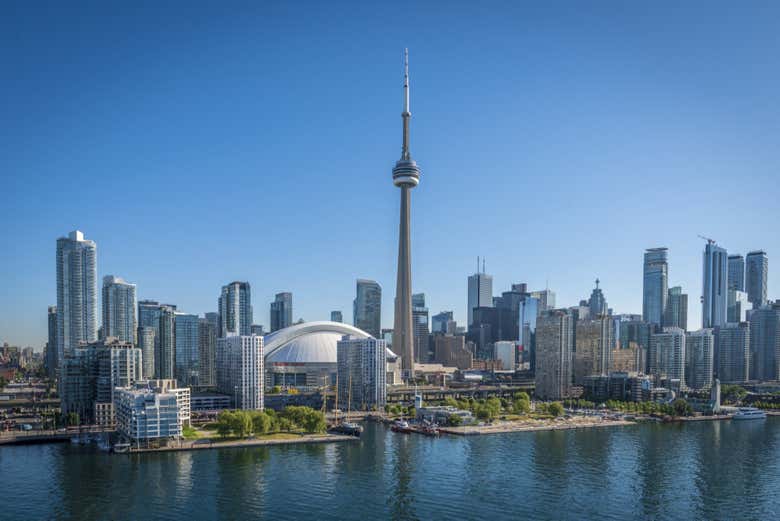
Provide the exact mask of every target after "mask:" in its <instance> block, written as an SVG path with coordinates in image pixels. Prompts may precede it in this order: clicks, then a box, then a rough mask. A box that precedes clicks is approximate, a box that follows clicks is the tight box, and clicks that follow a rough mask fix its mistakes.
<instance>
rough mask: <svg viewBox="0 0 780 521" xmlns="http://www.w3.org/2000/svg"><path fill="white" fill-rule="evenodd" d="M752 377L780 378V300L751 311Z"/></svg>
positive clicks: (752, 378)
mask: <svg viewBox="0 0 780 521" xmlns="http://www.w3.org/2000/svg"><path fill="white" fill-rule="evenodd" d="M750 379H751V380H780V300H776V301H775V302H774V303H772V304H767V305H765V306H762V307H761V308H759V309H754V310H753V311H752V312H751V313H750Z"/></svg>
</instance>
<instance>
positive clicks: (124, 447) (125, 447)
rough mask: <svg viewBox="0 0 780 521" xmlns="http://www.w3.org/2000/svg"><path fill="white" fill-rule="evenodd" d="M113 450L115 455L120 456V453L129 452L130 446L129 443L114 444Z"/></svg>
mask: <svg viewBox="0 0 780 521" xmlns="http://www.w3.org/2000/svg"><path fill="white" fill-rule="evenodd" d="M113 449H114V452H115V453H117V454H122V453H125V452H128V451H129V450H130V444H129V443H115V444H114V448H113Z"/></svg>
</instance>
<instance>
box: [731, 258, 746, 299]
mask: <svg viewBox="0 0 780 521" xmlns="http://www.w3.org/2000/svg"><path fill="white" fill-rule="evenodd" d="M728 263H729V275H728V281H729V289H735V290H737V291H745V258H744V257H743V256H742V255H729V257H728Z"/></svg>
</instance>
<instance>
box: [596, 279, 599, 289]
mask: <svg viewBox="0 0 780 521" xmlns="http://www.w3.org/2000/svg"><path fill="white" fill-rule="evenodd" d="M599 282H600V281H599V278H598V277H596V289H599Z"/></svg>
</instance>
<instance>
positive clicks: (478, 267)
mask: <svg viewBox="0 0 780 521" xmlns="http://www.w3.org/2000/svg"><path fill="white" fill-rule="evenodd" d="M477 273H479V255H477Z"/></svg>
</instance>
